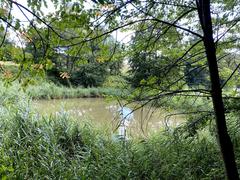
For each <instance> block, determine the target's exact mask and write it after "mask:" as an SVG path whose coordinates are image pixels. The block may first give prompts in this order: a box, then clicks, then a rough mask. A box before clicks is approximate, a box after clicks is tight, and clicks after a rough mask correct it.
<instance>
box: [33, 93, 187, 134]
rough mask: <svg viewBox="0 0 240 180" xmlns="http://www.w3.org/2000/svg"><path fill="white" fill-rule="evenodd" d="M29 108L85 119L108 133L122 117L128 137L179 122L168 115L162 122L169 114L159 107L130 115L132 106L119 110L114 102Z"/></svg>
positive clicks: (45, 102) (36, 103)
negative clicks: (125, 123)
mask: <svg viewBox="0 0 240 180" xmlns="http://www.w3.org/2000/svg"><path fill="white" fill-rule="evenodd" d="M33 106H34V109H36V111H37V112H38V113H40V114H41V115H50V114H51V115H58V114H59V113H61V112H63V111H64V112H66V113H68V114H69V115H70V116H73V117H74V118H77V119H79V121H83V120H86V119H87V120H88V121H90V122H92V124H94V125H96V126H99V127H101V128H108V129H111V130H112V131H115V130H117V129H118V126H119V124H120V122H121V121H120V119H122V118H123V117H125V118H124V119H127V120H129V125H128V128H127V129H128V135H132V134H136V133H137V134H142V135H148V134H149V133H150V132H154V131H158V130H160V129H163V128H166V125H168V126H170V127H175V126H178V125H179V124H180V123H181V122H182V121H183V117H181V116H172V117H171V119H169V120H168V121H166V120H165V117H166V115H168V114H169V112H167V111H166V110H163V109H160V108H153V107H148V106H145V107H143V108H139V109H137V110H135V111H134V112H132V110H133V109H135V108H136V104H134V105H130V106H128V107H125V108H121V106H120V105H119V103H118V102H116V101H111V102H108V101H106V100H105V99H103V98H76V99H53V100H35V101H34V102H33Z"/></svg>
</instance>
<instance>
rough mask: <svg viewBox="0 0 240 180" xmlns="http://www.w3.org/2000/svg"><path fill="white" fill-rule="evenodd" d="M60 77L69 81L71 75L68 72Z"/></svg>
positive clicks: (61, 73)
mask: <svg viewBox="0 0 240 180" xmlns="http://www.w3.org/2000/svg"><path fill="white" fill-rule="evenodd" d="M60 77H61V78H62V79H69V78H70V74H69V73H67V72H60Z"/></svg>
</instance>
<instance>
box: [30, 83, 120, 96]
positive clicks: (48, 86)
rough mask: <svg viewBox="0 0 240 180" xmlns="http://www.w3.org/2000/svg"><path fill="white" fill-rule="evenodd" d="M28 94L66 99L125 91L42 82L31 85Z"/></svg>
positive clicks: (118, 93) (115, 93)
mask: <svg viewBox="0 0 240 180" xmlns="http://www.w3.org/2000/svg"><path fill="white" fill-rule="evenodd" d="M26 92H27V94H28V95H30V97H32V98H33V99H64V98H96V97H106V96H118V97H120V96H123V95H124V94H123V93H124V91H122V90H120V89H115V88H107V87H98V88H82V87H65V86H57V85H55V84H53V83H41V84H37V85H32V86H29V87H28V88H27V90H26Z"/></svg>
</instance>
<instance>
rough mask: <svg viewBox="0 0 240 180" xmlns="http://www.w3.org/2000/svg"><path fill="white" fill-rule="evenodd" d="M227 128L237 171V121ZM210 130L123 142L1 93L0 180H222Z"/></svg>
mask: <svg viewBox="0 0 240 180" xmlns="http://www.w3.org/2000/svg"><path fill="white" fill-rule="evenodd" d="M236 117H237V116H236ZM238 117H239V116H238ZM229 125H230V126H231V128H230V134H231V137H232V140H233V143H234V147H235V153H236V161H237V164H238V167H240V166H239V165H240V133H239V126H240V125H239V118H236V119H234V118H231V124H229ZM209 129H210V128H208V127H206V128H204V129H202V130H199V133H198V136H197V135H196V136H192V137H190V136H186V134H185V133H184V132H183V134H182V133H179V134H176V132H175V133H172V132H171V131H168V132H166V131H162V132H158V133H157V134H155V135H152V136H149V137H148V138H144V139H137V138H136V139H135V138H132V139H130V140H128V141H127V142H121V141H118V140H116V139H114V138H112V134H111V132H108V131H103V130H101V129H97V128H96V127H95V126H92V125H91V124H90V123H88V122H86V123H84V122H83V121H79V120H78V119H75V118H71V117H69V116H67V115H66V114H65V113H62V114H60V115H59V116H55V117H54V116H50V117H48V116H45V117H42V116H40V115H38V114H35V113H34V112H33V111H32V110H31V105H29V101H28V98H27V97H26V96H25V94H24V93H23V92H20V91H18V90H17V88H16V87H10V88H9V89H4V88H2V89H0V179H173V180H174V179H176V180H178V179H224V168H223V167H224V166H223V164H222V160H221V156H220V152H219V151H218V146H217V143H216V140H215V138H214V133H213V132H212V134H213V135H211V133H209Z"/></svg>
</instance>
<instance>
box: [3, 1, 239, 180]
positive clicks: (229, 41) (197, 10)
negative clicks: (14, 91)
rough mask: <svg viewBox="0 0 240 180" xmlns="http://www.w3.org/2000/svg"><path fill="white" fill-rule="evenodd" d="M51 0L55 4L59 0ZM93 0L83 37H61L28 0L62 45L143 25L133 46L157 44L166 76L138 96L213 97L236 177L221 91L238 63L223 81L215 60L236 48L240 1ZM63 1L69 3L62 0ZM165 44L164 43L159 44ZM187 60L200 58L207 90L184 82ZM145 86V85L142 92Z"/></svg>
mask: <svg viewBox="0 0 240 180" xmlns="http://www.w3.org/2000/svg"><path fill="white" fill-rule="evenodd" d="M3 2H4V3H10V4H14V5H16V6H20V4H19V3H17V2H15V1H12V0H9V1H3ZM54 2H55V3H56V4H57V3H58V1H54ZM94 2H98V4H97V5H96V7H94V9H93V10H92V9H91V11H92V12H93V13H92V16H91V26H92V28H91V29H90V30H89V33H88V34H87V35H85V37H83V38H78V37H74V36H70V37H71V38H70V39H71V41H70V40H69V38H67V39H66V38H64V37H62V36H61V35H60V34H59V33H58V32H57V31H55V30H54V28H53V27H52V26H51V25H50V24H49V23H46V21H44V20H43V19H41V18H40V16H39V13H37V12H39V10H38V9H39V6H40V4H37V1H29V3H30V5H31V7H32V10H33V11H31V12H32V14H33V15H34V16H35V17H36V19H37V20H38V21H40V22H41V23H42V24H44V25H45V26H46V27H47V28H48V29H49V30H50V31H51V32H53V33H54V34H55V35H57V36H58V37H59V38H61V39H62V40H63V41H64V46H72V47H73V46H75V47H79V46H80V47H81V46H82V45H84V44H86V43H88V42H93V41H95V40H99V41H102V40H103V39H104V37H105V36H108V35H109V34H111V33H112V32H114V31H116V30H119V29H125V30H127V29H131V30H134V31H141V32H144V31H145V30H147V31H148V33H147V36H146V37H144V36H143V40H142V42H143V45H142V46H138V48H137V49H136V50H135V52H136V51H138V52H137V53H136V55H137V56H139V55H142V54H144V53H145V54H146V55H150V54H151V53H150V52H152V51H153V52H156V51H157V50H158V49H160V50H161V51H162V52H161V54H162V55H163V56H164V57H168V58H166V59H168V61H166V63H164V64H163V66H162V67H161V70H163V73H161V74H164V78H162V77H161V80H162V79H164V83H161V84H160V85H159V86H155V87H156V88H157V89H156V91H153V93H150V94H147V95H145V96H143V98H142V99H141V100H142V101H145V102H146V103H148V102H150V101H152V100H156V99H161V98H162V97H166V96H170V95H171V96H173V95H174V96H199V94H200V95H202V96H207V97H211V101H212V104H213V111H214V115H215V120H216V129H217V135H218V141H219V146H220V150H221V153H222V157H223V161H224V165H225V170H226V175H227V177H228V179H239V177H238V171H237V166H236V163H235V157H234V150H233V145H232V142H231V139H230V137H229V134H228V131H227V126H226V118H225V107H224V103H223V97H224V98H229V97H227V96H223V94H222V91H224V90H225V89H224V87H226V84H228V82H229V81H230V79H232V78H233V76H234V74H235V73H236V72H237V70H238V69H239V66H240V65H239V64H237V65H236V66H235V67H234V69H233V71H232V73H231V74H230V75H229V77H228V78H226V80H225V81H224V82H223V83H222V84H221V81H220V76H219V74H220V72H219V64H220V62H221V61H223V60H225V59H226V58H225V57H227V54H228V52H227V50H234V48H235V47H237V42H238V40H239V38H238V36H237V35H238V29H239V25H238V23H239V19H240V18H239V16H238V15H237V14H236V13H235V12H238V11H239V9H240V3H239V2H238V1H220V0H213V1H212V2H210V1H209V0H205V1H203V0H188V1H182V0H181V1H180V0H175V1H171V0H161V1H152V0H151V1H141V0H140V1H133V0H128V1H124V0H121V1H117V2H115V3H112V2H111V1H105V0H101V1H100V0H99V1H94ZM63 4H64V5H65V4H67V3H66V2H65V1H63ZM94 6H95V5H94ZM61 9H64V8H61ZM35 12H36V13H35ZM63 12H64V11H63ZM94 14H95V15H94ZM2 21H3V22H4V23H6V24H9V26H11V27H12V28H13V29H14V28H15V26H14V25H13V24H12V23H10V22H9V21H7V20H6V19H4V18H3V19H2ZM31 25H32V26H33V25H34V24H31ZM103 26H104V27H106V28H104V29H103V31H100V32H99V33H94V32H96V30H97V29H98V28H99V27H103ZM72 40H74V41H72ZM146 40H147V41H146ZM144 41H145V42H144ZM166 45H167V47H163V46H166ZM186 62H189V63H190V64H195V63H199V64H200V67H201V69H205V68H208V72H209V77H210V85H211V87H210V89H209V88H208V87H205V88H196V89H188V88H186V86H185V85H186V82H185V81H184V78H185V76H186V73H184V67H185V66H186V65H188V63H186ZM175 73H176V74H175ZM188 73H189V72H188ZM188 73H187V74H188ZM173 75H174V76H173ZM155 79H156V78H155ZM155 79H153V80H152V79H151V78H150V79H148V80H149V81H150V83H149V82H146V83H144V85H145V87H146V84H147V85H149V84H150V85H152V84H153V85H154V84H155V83H156V80H155ZM147 88H149V87H147ZM144 90H146V89H143V91H140V93H142V92H144ZM196 93H198V94H196ZM138 97H139V98H140V96H138ZM146 103H145V104H146Z"/></svg>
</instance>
